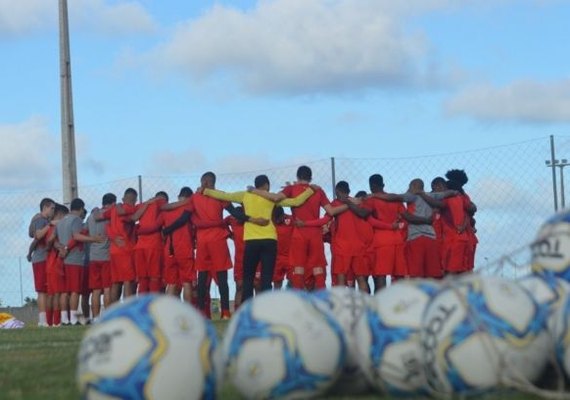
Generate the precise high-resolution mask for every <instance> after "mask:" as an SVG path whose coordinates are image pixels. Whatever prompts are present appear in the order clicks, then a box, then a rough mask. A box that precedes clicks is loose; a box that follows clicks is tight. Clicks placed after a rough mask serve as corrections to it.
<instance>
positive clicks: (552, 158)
mask: <svg viewBox="0 0 570 400" xmlns="http://www.w3.org/2000/svg"><path fill="white" fill-rule="evenodd" d="M546 165H547V166H548V167H550V168H552V193H553V198H554V212H556V211H558V193H556V153H555V150H554V135H550V160H548V161H547V162H546Z"/></svg>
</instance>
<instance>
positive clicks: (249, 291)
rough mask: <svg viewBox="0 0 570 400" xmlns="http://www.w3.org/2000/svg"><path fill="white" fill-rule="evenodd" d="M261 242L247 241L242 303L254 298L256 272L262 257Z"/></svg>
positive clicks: (244, 256) (244, 258)
mask: <svg viewBox="0 0 570 400" xmlns="http://www.w3.org/2000/svg"><path fill="white" fill-rule="evenodd" d="M259 242H260V241H259V240H246V242H245V248H244V255H243V294H242V302H246V301H247V300H248V299H250V298H251V297H253V283H254V280H255V271H256V270H257V264H258V263H259V260H260V257H261V247H260V243H259Z"/></svg>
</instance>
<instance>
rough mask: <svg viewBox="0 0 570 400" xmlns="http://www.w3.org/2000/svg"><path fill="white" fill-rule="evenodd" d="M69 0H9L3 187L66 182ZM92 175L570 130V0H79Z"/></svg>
mask: <svg viewBox="0 0 570 400" xmlns="http://www.w3.org/2000/svg"><path fill="white" fill-rule="evenodd" d="M57 3H58V2H57V1H55V0H0V49H1V54H2V63H1V72H2V74H1V75H0V87H1V89H2V96H0V110H1V112H0V139H1V140H2V143H3V145H2V146H0V191H11V190H26V189H29V188H58V187H60V182H61V178H60V175H61V174H60V172H59V171H60V165H61V161H60V146H61V145H60V116H59V115H60V114H59V113H60V98H59V50H58V45H59V42H58V40H59V39H58V25H57V19H58V4H57ZM69 20H70V21H69V22H70V36H71V64H72V76H73V96H74V112H75V129H76V135H77V139H76V140H77V158H78V177H79V183H80V186H81V185H85V184H94V183H98V182H106V181H109V180H113V179H119V178H123V177H130V176H136V175H139V174H143V175H149V174H150V175H155V176H162V175H175V174H184V173H194V172H202V171H204V170H207V169H214V170H215V171H218V172H227V171H239V170H243V171H249V170H256V169H263V168H265V167H271V166H276V165H289V164H291V163H293V164H295V163H298V162H300V161H302V160H314V159H322V158H327V157H331V156H336V157H349V158H381V157H410V156H420V155H427V154H438V153H440V152H445V153H449V152H455V151H466V150H471V149H479V148H485V147H489V146H496V145H502V144H508V143H513V142H518V141H521V140H527V139H534V138H538V137H546V136H548V135H550V134H565V133H566V132H568V125H569V122H570V76H569V74H568V65H570V53H569V52H568V51H567V46H566V43H565V40H564V38H566V37H569V36H570V27H569V25H568V20H570V3H569V2H564V1H555V0H518V1H514V0H512V1H510V0H485V1H480V0H479V1H474V0H453V1H452V0H408V1H405V2H403V1H393V0H260V1H254V0H239V1H235V0H234V1H208V0H200V1H198V0H194V1H187V0H169V1H157V0H154V1H152V0H139V1H134V0H131V1H123V0H71V1H69Z"/></svg>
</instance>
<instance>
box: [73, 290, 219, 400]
mask: <svg viewBox="0 0 570 400" xmlns="http://www.w3.org/2000/svg"><path fill="white" fill-rule="evenodd" d="M215 344H216V333H215V330H214V328H213V327H212V325H211V324H210V323H209V322H207V321H205V320H204V318H202V316H201V315H200V314H199V313H198V312H197V311H196V310H194V309H193V308H192V307H191V306H190V305H188V304H185V303H182V302H180V301H179V300H177V299H175V298H174V297H170V296H164V295H145V296H141V297H138V298H135V297H133V298H130V299H128V300H127V301H125V302H124V303H122V304H117V305H114V306H113V307H110V308H109V309H108V310H107V311H106V312H105V313H104V315H103V317H102V318H101V319H100V320H99V321H98V322H97V323H95V324H94V325H93V326H92V327H91V328H90V329H89V330H88V331H87V332H86V334H85V336H84V337H83V340H82V341H81V347H80V349H79V354H78V358H77V361H78V369H77V381H78V384H79V390H80V392H81V395H82V397H83V398H86V399H106V400H110V399H212V398H214V397H215V394H216V374H215V371H214V369H213V367H212V366H213V362H212V361H213V360H212V356H213V352H214V349H215Z"/></svg>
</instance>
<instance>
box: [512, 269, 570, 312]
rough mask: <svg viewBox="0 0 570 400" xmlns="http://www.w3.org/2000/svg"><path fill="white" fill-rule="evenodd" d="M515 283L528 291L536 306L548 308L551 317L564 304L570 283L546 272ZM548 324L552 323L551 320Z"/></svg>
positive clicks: (530, 275)
mask: <svg viewBox="0 0 570 400" xmlns="http://www.w3.org/2000/svg"><path fill="white" fill-rule="evenodd" d="M517 283H518V284H519V285H521V286H522V287H523V288H525V289H526V290H528V291H529V292H530V294H531V295H532V297H533V298H534V300H535V301H536V302H537V303H538V304H540V305H544V306H546V307H548V312H549V314H550V316H551V317H552V316H553V315H554V314H555V313H556V310H557V309H558V307H561V306H562V305H563V304H564V302H565V301H566V297H567V296H568V294H569V293H570V283H569V282H568V281H566V280H564V279H561V278H557V277H556V276H555V275H554V274H552V273H550V272H548V271H545V272H544V273H532V274H529V275H526V276H523V277H522V278H520V279H519V280H517ZM549 323H553V320H552V318H550V319H549Z"/></svg>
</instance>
